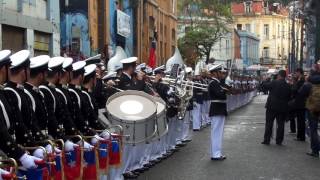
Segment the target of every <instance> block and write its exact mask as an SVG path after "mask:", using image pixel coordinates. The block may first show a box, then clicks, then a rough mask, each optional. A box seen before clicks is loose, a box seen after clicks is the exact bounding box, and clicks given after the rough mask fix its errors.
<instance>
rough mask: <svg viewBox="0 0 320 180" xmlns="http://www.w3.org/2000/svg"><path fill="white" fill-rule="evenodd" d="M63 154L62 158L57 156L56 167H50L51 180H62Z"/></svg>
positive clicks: (55, 159)
mask: <svg viewBox="0 0 320 180" xmlns="http://www.w3.org/2000/svg"><path fill="white" fill-rule="evenodd" d="M62 153H63V152H61V156H59V155H57V156H55V158H54V161H55V162H56V164H55V165H51V166H50V176H51V178H53V179H55V180H62V179H63V178H62V161H61V158H62Z"/></svg>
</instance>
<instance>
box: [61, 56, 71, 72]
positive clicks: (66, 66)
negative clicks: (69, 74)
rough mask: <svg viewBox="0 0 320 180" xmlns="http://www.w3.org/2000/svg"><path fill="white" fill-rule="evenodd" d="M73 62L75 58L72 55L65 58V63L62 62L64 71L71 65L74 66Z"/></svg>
mask: <svg viewBox="0 0 320 180" xmlns="http://www.w3.org/2000/svg"><path fill="white" fill-rule="evenodd" d="M72 62H73V59H72V58H71V57H66V58H64V61H63V64H62V69H63V70H64V71H67V69H69V67H72V66H71V65H72ZM71 69H72V68H70V70H71Z"/></svg>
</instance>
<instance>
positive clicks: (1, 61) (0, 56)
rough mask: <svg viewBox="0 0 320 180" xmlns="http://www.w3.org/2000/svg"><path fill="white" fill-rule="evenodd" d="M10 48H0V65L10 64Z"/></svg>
mask: <svg viewBox="0 0 320 180" xmlns="http://www.w3.org/2000/svg"><path fill="white" fill-rule="evenodd" d="M10 54H11V51H10V50H2V51H0V66H2V65H5V64H10V58H9V57H10Z"/></svg>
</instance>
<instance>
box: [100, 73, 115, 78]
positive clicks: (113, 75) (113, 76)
mask: <svg viewBox="0 0 320 180" xmlns="http://www.w3.org/2000/svg"><path fill="white" fill-rule="evenodd" d="M115 77H117V72H110V73H108V74H107V75H105V76H103V78H102V80H107V79H111V78H115Z"/></svg>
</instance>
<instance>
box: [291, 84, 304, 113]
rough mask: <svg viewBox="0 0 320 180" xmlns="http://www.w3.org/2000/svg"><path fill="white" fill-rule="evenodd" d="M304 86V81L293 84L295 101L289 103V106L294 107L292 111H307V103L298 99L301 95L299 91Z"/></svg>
mask: <svg viewBox="0 0 320 180" xmlns="http://www.w3.org/2000/svg"><path fill="white" fill-rule="evenodd" d="M303 84H304V80H303V79H301V80H299V81H297V82H296V83H295V84H293V86H292V98H293V100H292V101H291V102H290V103H289V106H292V107H290V108H292V109H305V102H304V101H303V100H302V99H300V98H297V97H298V94H299V90H300V88H301V87H302V86H303Z"/></svg>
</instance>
